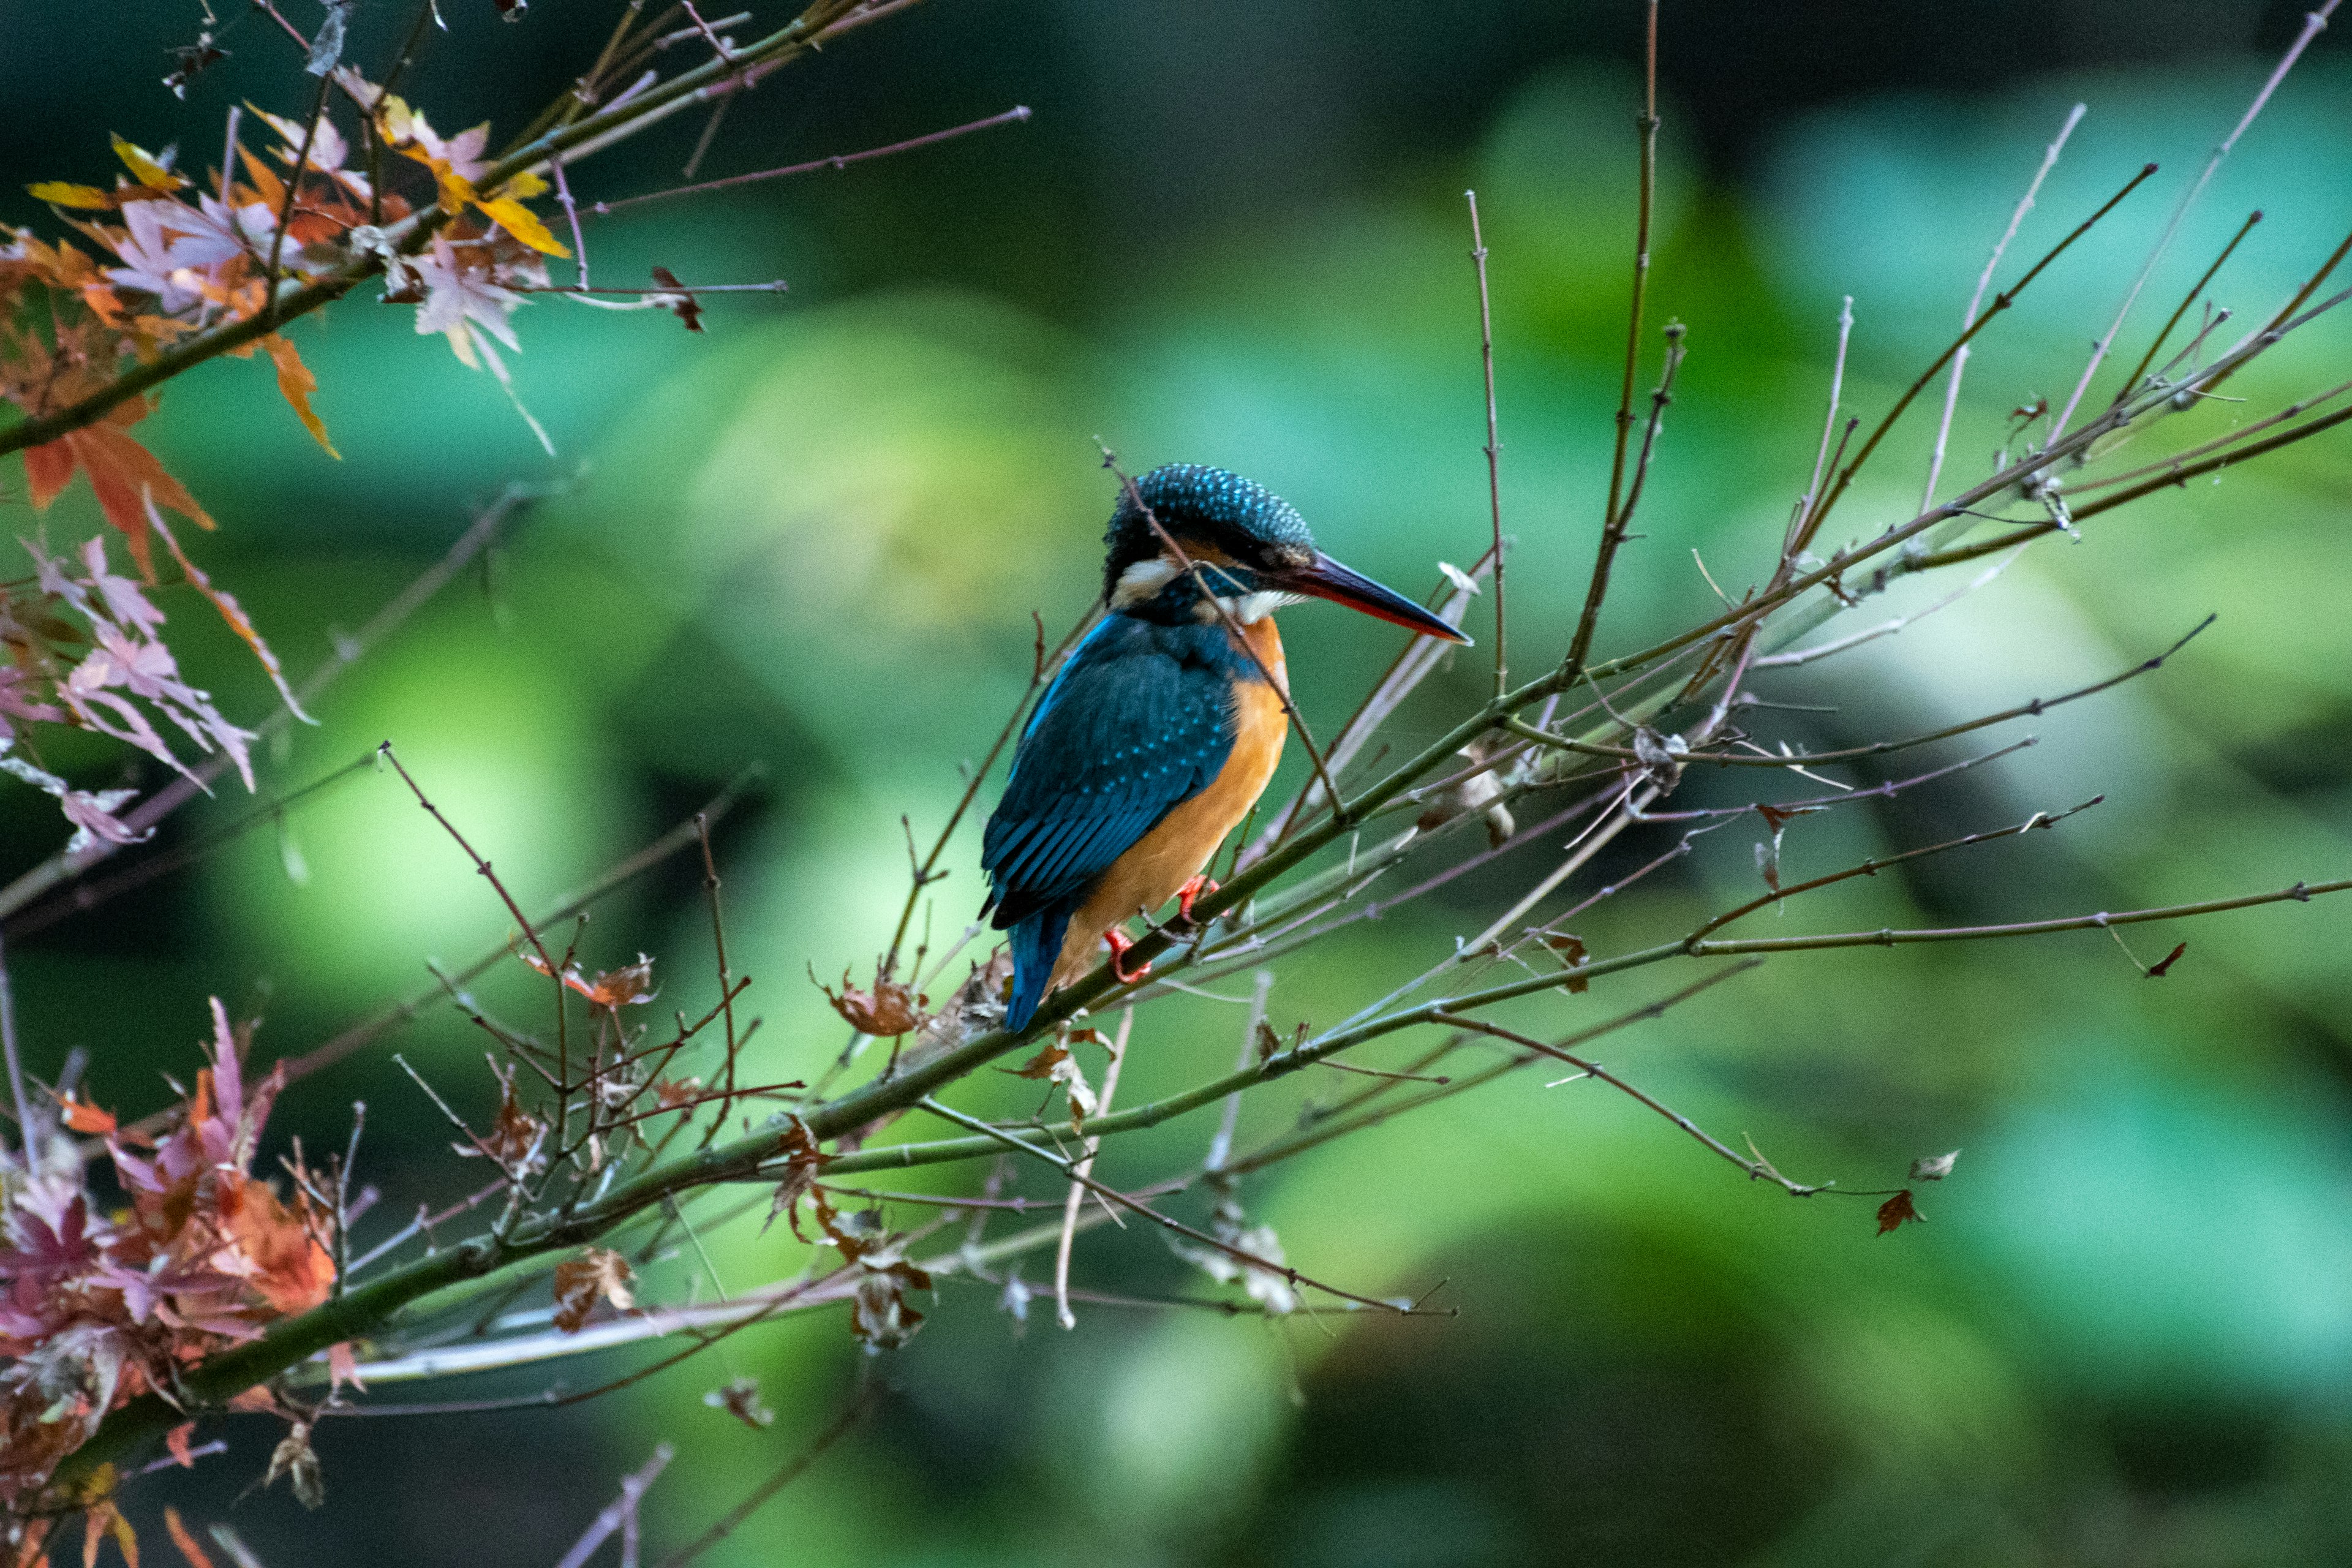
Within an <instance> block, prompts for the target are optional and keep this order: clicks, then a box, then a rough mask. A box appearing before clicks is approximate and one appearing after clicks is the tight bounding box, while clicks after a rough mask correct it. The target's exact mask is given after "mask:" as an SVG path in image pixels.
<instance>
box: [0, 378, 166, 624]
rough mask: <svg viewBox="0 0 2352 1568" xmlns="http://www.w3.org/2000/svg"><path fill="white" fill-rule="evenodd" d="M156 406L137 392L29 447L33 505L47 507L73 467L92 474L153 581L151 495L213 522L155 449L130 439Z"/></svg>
mask: <svg viewBox="0 0 2352 1568" xmlns="http://www.w3.org/2000/svg"><path fill="white" fill-rule="evenodd" d="M152 407H153V405H152V404H151V403H149V402H148V401H147V399H145V398H143V397H134V398H131V399H130V400H129V401H128V402H125V403H121V404H119V405H116V407H115V409H114V411H113V412H112V413H110V414H109V415H107V416H106V417H105V418H103V419H101V420H100V421H99V422H98V423H97V424H95V425H90V426H85V427H83V428H82V429H79V430H69V431H68V432H67V433H66V434H65V435H62V436H60V437H58V438H57V439H56V440H54V441H48V442H45V443H43V444H42V445H40V446H38V447H26V449H25V479H26V489H27V491H28V492H29V499H30V500H31V501H32V503H33V510H36V511H45V510H47V509H48V505H49V503H50V502H51V501H53V500H57V499H58V495H59V494H60V493H62V492H63V491H64V489H65V488H66V486H67V485H68V484H70V483H72V482H73V477H74V470H75V469H77V468H79V469H80V470H81V471H82V472H83V473H86V474H88V475H89V488H90V489H92V490H93V491H95V492H96V493H97V495H98V506H99V510H100V511H102V512H104V513H105V514H106V521H108V522H110V523H111V524H112V525H113V526H114V527H115V528H116V529H117V530H119V531H121V534H122V537H123V539H124V541H125V542H126V543H127V544H128V545H129V546H130V550H131V560H133V561H135V562H137V563H139V572H140V574H141V575H142V576H143V577H145V578H146V579H147V581H148V582H150V583H152V582H153V581H154V580H155V563H154V560H153V557H152V554H151V552H150V550H149V546H148V539H147V504H146V502H147V498H148V497H150V496H152V497H153V498H154V501H155V504H156V505H157V506H164V507H170V508H171V509H172V510H173V511H176V512H178V513H179V514H180V515H181V516H183V517H184V518H187V519H189V520H190V521H193V522H194V523H195V524H196V526H197V527H199V528H206V529H208V528H211V527H212V526H213V520H212V519H211V518H210V517H209V516H207V515H205V509H204V508H202V507H200V506H198V505H197V504H196V500H195V498H194V496H192V495H190V494H189V493H188V492H187V489H186V488H185V487H184V486H183V485H182V484H181V483H180V481H179V480H177V479H173V477H172V476H171V475H170V474H168V473H166V472H164V471H163V463H162V462H160V461H159V460H157V458H156V457H155V454H154V453H152V452H151V451H149V450H148V449H147V448H146V447H142V446H141V445H140V444H139V443H138V442H137V441H135V440H133V439H131V434H130V429H131V426H133V425H136V424H138V423H139V421H141V420H142V419H144V418H145V417H147V416H148V414H149V412H150V411H151V410H152Z"/></svg>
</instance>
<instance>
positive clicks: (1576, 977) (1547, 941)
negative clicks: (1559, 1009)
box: [1543, 931, 1592, 995]
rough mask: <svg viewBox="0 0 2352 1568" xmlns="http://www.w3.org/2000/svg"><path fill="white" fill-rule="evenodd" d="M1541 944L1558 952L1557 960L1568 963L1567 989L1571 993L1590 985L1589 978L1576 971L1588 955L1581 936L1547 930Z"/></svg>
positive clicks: (1578, 991)
mask: <svg viewBox="0 0 2352 1568" xmlns="http://www.w3.org/2000/svg"><path fill="white" fill-rule="evenodd" d="M1543 944H1544V945H1545V946H1546V947H1548V948H1549V949H1551V951H1552V952H1556V953H1558V954H1559V961H1560V962H1561V963H1565V964H1567V965H1568V989H1569V991H1570V994H1579V995H1580V994H1583V993H1584V992H1585V991H1586V990H1587V989H1589V988H1590V987H1591V984H1592V982H1591V980H1589V979H1587V978H1585V977H1584V976H1583V975H1580V974H1579V973H1576V972H1577V971H1578V970H1580V969H1581V968H1583V967H1584V965H1585V963H1586V961H1587V959H1588V958H1589V957H1590V954H1589V953H1588V952H1587V951H1586V949H1585V946H1584V939H1583V938H1582V937H1580V936H1573V935H1571V934H1570V933H1569V932H1567V931H1549V932H1547V933H1546V934H1545V936H1544V938H1543Z"/></svg>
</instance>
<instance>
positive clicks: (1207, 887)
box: [1176, 872, 1217, 924]
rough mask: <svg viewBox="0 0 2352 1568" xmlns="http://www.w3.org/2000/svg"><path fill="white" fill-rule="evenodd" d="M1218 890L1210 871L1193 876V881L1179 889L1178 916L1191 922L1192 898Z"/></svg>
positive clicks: (1177, 890) (1177, 891)
mask: <svg viewBox="0 0 2352 1568" xmlns="http://www.w3.org/2000/svg"><path fill="white" fill-rule="evenodd" d="M1216 890H1217V884H1216V883H1214V882H1213V881H1211V880H1210V879H1209V877H1208V873H1206V872H1202V874H1201V875H1200V876H1197V877H1195V878H1193V879H1192V880H1191V881H1189V882H1187V883H1185V884H1184V885H1183V886H1182V887H1181V888H1179V889H1176V918H1177V919H1178V920H1180V921H1185V922H1187V923H1188V924H1189V923H1190V922H1191V921H1192V900H1195V899H1198V898H1200V897H1202V895H1204V894H1208V893H1213V892H1215V891H1216Z"/></svg>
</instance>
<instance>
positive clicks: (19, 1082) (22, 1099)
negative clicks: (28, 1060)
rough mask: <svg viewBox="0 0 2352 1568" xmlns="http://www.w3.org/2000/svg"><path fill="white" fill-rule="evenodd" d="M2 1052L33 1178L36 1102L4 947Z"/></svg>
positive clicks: (0, 964)
mask: <svg viewBox="0 0 2352 1568" xmlns="http://www.w3.org/2000/svg"><path fill="white" fill-rule="evenodd" d="M0 1049H5V1051H6V1053H7V1058H8V1093H9V1094H10V1096H11V1097H12V1098H13V1099H14V1100H15V1103H16V1137H17V1141H18V1142H20V1143H22V1144H23V1145H24V1149H25V1170H26V1173H27V1174H30V1173H31V1172H32V1170H33V1168H34V1165H35V1163H36V1161H37V1151H38V1149H39V1147H40V1144H39V1142H38V1133H37V1131H36V1129H35V1126H34V1122H33V1101H32V1098H31V1097H30V1096H29V1095H27V1094H26V1092H25V1063H24V1059H23V1058H22V1057H20V1056H19V1055H18V1054H17V1049H16V988H15V987H14V986H13V985H11V984H9V981H8V955H7V952H6V949H5V944H0Z"/></svg>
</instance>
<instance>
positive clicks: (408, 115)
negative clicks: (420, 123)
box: [376, 92, 422, 147]
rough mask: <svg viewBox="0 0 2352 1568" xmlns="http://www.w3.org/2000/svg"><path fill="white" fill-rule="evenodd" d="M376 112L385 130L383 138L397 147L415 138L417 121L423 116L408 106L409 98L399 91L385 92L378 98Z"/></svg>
mask: <svg viewBox="0 0 2352 1568" xmlns="http://www.w3.org/2000/svg"><path fill="white" fill-rule="evenodd" d="M376 113H377V115H378V116H379V121H378V123H379V124H380V125H381V127H382V129H383V139H384V140H385V141H387V142H391V143H392V144H393V145H394V146H395V147H397V146H399V145H400V144H401V143H402V142H410V141H414V140H415V136H416V126H415V121H416V120H418V119H421V118H422V116H419V115H416V114H415V113H414V112H413V111H412V110H410V109H409V107H408V100H405V99H404V98H402V97H401V96H400V95H399V94H398V93H396V92H387V93H385V94H384V95H383V97H382V99H381V100H378V103H377V106H376Z"/></svg>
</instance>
